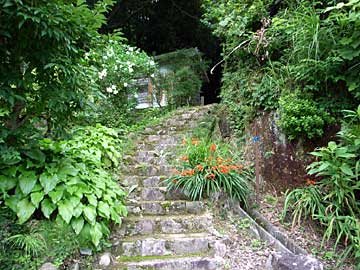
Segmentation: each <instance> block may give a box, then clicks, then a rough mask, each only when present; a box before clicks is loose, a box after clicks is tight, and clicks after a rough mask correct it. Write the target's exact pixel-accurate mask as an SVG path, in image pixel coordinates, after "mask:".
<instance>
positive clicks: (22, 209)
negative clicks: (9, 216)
mask: <svg viewBox="0 0 360 270" xmlns="http://www.w3.org/2000/svg"><path fill="white" fill-rule="evenodd" d="M17 209H18V211H17V216H18V218H19V223H20V224H23V223H24V222H25V221H27V220H28V219H29V218H30V217H31V215H32V214H33V213H34V212H35V209H36V208H35V206H34V205H33V204H32V203H31V202H30V201H29V199H28V198H25V199H22V200H21V201H20V202H19V203H18V205H17Z"/></svg>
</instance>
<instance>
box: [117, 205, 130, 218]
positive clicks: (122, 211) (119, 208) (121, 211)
mask: <svg viewBox="0 0 360 270" xmlns="http://www.w3.org/2000/svg"><path fill="white" fill-rule="evenodd" d="M115 210H116V212H117V213H118V214H119V215H120V216H124V217H125V216H127V214H128V210H127V208H126V206H125V205H123V204H121V203H118V204H117V205H116V206H115Z"/></svg>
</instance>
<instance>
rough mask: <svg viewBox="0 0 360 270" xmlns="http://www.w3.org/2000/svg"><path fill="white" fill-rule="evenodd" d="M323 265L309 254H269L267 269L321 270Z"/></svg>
mask: <svg viewBox="0 0 360 270" xmlns="http://www.w3.org/2000/svg"><path fill="white" fill-rule="evenodd" d="M323 269H324V266H323V265H322V264H321V263H320V262H319V261H318V260H316V259H315V258H313V257H311V256H309V255H294V254H292V253H283V252H281V253H274V254H271V255H270V257H269V259H268V262H267V270H323Z"/></svg>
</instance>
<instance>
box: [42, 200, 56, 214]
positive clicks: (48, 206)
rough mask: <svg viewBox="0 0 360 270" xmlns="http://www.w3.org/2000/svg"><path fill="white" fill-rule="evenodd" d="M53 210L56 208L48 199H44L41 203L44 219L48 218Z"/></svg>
mask: <svg viewBox="0 0 360 270" xmlns="http://www.w3.org/2000/svg"><path fill="white" fill-rule="evenodd" d="M55 209H56V206H55V205H54V204H53V203H52V202H51V201H50V200H49V199H45V200H43V201H42V202H41V211H42V212H43V214H44V216H45V217H46V218H50V215H51V213H52V212H54V210H55Z"/></svg>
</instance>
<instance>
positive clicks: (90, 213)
mask: <svg viewBox="0 0 360 270" xmlns="http://www.w3.org/2000/svg"><path fill="white" fill-rule="evenodd" d="M83 213H84V216H85V219H86V220H87V221H88V222H89V223H90V224H94V223H95V221H96V208H95V207H94V206H93V205H88V206H85V208H84V209H83Z"/></svg>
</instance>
